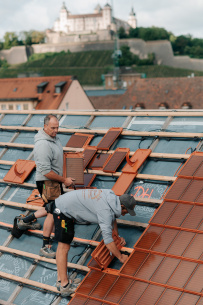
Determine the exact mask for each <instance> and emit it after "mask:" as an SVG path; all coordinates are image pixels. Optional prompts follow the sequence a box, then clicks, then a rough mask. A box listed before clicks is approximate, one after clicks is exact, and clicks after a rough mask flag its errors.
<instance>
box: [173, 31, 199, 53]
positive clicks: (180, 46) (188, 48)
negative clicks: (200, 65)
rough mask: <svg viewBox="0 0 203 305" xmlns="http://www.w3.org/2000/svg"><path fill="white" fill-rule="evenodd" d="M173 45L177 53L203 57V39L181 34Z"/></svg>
mask: <svg viewBox="0 0 203 305" xmlns="http://www.w3.org/2000/svg"><path fill="white" fill-rule="evenodd" d="M172 47H173V51H174V53H175V54H176V55H188V56H191V57H195V58H203V39H200V38H192V37H191V36H190V35H188V36H184V35H181V36H178V37H176V39H175V40H174V41H173V42H172Z"/></svg>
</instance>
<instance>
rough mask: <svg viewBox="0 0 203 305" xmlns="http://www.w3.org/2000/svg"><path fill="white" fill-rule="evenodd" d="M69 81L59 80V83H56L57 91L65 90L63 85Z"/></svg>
mask: <svg viewBox="0 0 203 305" xmlns="http://www.w3.org/2000/svg"><path fill="white" fill-rule="evenodd" d="M66 83H67V82H66V81H63V82H59V83H58V84H56V85H55V93H61V92H62V90H63V87H64V86H65V84H66Z"/></svg>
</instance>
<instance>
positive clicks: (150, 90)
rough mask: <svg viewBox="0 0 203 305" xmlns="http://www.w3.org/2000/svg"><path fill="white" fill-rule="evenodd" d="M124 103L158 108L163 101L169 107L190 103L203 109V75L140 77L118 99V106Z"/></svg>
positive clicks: (175, 107)
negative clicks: (188, 76) (189, 76)
mask: <svg viewBox="0 0 203 305" xmlns="http://www.w3.org/2000/svg"><path fill="white" fill-rule="evenodd" d="M123 103H125V104H126V105H127V106H128V105H132V104H133V105H134V107H135V105H136V104H141V103H142V104H144V106H145V108H146V109H158V108H159V105H160V104H161V103H165V104H167V105H168V107H169V109H180V108H181V106H182V105H183V104H184V103H188V104H191V105H192V108H193V109H201V108H202V104H203V77H191V78H187V77H171V78H146V79H138V80H136V82H135V83H134V84H133V85H131V86H130V87H129V88H128V89H127V91H126V93H125V94H124V95H123V96H122V97H121V98H120V99H119V100H118V103H117V106H118V108H121V107H120V106H121V105H122V104H123ZM113 107H114V105H113ZM116 108H117V107H116Z"/></svg>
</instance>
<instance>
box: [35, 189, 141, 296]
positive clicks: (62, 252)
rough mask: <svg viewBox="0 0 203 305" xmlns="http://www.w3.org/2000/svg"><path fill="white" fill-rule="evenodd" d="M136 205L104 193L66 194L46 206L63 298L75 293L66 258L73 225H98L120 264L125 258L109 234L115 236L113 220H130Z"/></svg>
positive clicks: (122, 240)
mask: <svg viewBox="0 0 203 305" xmlns="http://www.w3.org/2000/svg"><path fill="white" fill-rule="evenodd" d="M135 205H136V201H135V199H134V197H133V196H130V195H128V194H124V195H122V196H120V197H119V196H116V195H115V194H114V192H113V191H112V190H107V189H84V190H76V191H72V192H68V193H66V194H63V195H61V196H59V197H58V198H57V199H56V200H54V201H52V202H50V203H49V204H47V205H46V207H45V209H46V211H47V212H48V213H53V216H54V224H55V239H56V240H57V241H58V247H57V252H56V262H57V271H58V280H57V288H58V289H59V290H60V292H61V295H62V296H68V295H70V294H72V293H73V292H74V291H75V289H76V286H74V284H75V283H71V282H70V281H69V279H68V277H67V256H68V251H69V249H70V244H71V242H72V240H73V237H74V223H83V224H84V223H86V224H88V223H97V224H99V226H100V228H101V231H102V236H103V239H104V243H105V245H106V247H107V248H108V250H109V251H110V252H111V253H112V254H113V255H115V256H116V257H117V258H118V259H119V260H120V262H121V263H124V262H125V261H126V260H127V258H128V256H127V255H125V254H122V253H121V252H120V251H119V249H118V248H117V246H116V244H115V242H114V240H113V238H112V230H113V229H114V230H115V232H116V233H118V228H117V223H116V218H118V217H120V216H121V215H122V216H124V215H125V214H127V213H129V214H130V215H131V216H134V215H135V212H134V208H135ZM40 213H42V214H43V210H38V211H37V212H36V214H37V215H38V214H39V215H40ZM124 245H125V240H124V238H122V237H121V246H124Z"/></svg>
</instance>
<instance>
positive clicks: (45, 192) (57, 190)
mask: <svg viewBox="0 0 203 305" xmlns="http://www.w3.org/2000/svg"><path fill="white" fill-rule="evenodd" d="M60 195H61V185H60V183H59V182H57V181H53V180H45V181H44V184H43V189H42V199H43V200H44V201H45V203H47V202H48V201H50V200H55V199H56V198H58V197H59V196H60Z"/></svg>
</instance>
